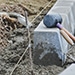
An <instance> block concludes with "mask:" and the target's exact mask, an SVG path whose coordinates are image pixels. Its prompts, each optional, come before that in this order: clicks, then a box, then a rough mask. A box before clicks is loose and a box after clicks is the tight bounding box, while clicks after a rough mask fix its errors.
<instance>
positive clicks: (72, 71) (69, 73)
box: [59, 64, 75, 75]
mask: <svg viewBox="0 0 75 75" xmlns="http://www.w3.org/2000/svg"><path fill="white" fill-rule="evenodd" d="M59 75H75V64H71V65H70V66H69V67H68V68H67V69H65V70H64V71H63V72H62V73H60V74H59Z"/></svg>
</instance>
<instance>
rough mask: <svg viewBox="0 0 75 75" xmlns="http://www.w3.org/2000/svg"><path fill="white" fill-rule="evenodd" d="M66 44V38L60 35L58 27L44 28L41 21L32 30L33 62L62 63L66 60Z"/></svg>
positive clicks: (42, 63) (44, 63)
mask: <svg viewBox="0 0 75 75" xmlns="http://www.w3.org/2000/svg"><path fill="white" fill-rule="evenodd" d="M63 40H64V41H63ZM64 42H65V43H64ZM67 44H68V43H67V42H66V40H65V39H64V38H63V37H62V36H61V35H60V31H59V29H58V28H46V27H45V26H44V24H43V22H41V23H40V24H39V26H38V27H37V28H36V29H35V30H34V50H33V60H34V63H35V64H41V65H54V64H56V65H62V63H63V62H65V60H66V56H65V54H66V53H67ZM63 45H64V46H63ZM64 53H65V54H64ZM62 61H63V62H62Z"/></svg>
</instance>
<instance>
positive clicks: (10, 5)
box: [0, 0, 75, 75]
mask: <svg viewBox="0 0 75 75" xmlns="http://www.w3.org/2000/svg"><path fill="white" fill-rule="evenodd" d="M50 1H51V0H7V1H6V0H0V12H1V11H5V12H17V13H19V14H21V15H24V10H23V9H22V7H21V6H20V4H22V5H23V6H25V7H26V10H27V11H28V19H29V21H32V20H33V19H34V17H35V16H36V15H37V14H38V13H39V12H40V11H41V10H42V9H43V8H44V7H45V6H46V5H47V3H49V2H50ZM55 1H56V0H52V2H51V4H50V5H49V6H48V7H47V8H46V9H45V11H43V12H42V14H41V15H39V16H38V17H37V18H36V19H35V20H34V22H33V26H32V27H31V28H30V32H31V43H32V44H33V38H32V37H33V30H34V29H35V28H36V27H37V25H38V24H39V23H40V21H41V20H42V18H43V17H44V15H45V14H46V13H47V12H48V10H49V9H50V8H51V7H52V6H53V4H54V3H55ZM8 34H9V37H8V40H10V41H12V43H11V44H9V45H8V46H7V47H6V48H5V49H0V75H57V74H59V73H60V72H61V71H63V70H64V69H65V68H67V67H68V66H69V65H70V64H71V63H74V62H73V61H72V60H71V59H68V58H67V61H66V63H65V64H64V65H63V66H57V65H52V66H51V65H49V66H41V65H36V64H34V63H33V64H32V65H33V72H32V71H31V61H30V60H31V59H30V57H29V56H30V53H29V50H27V52H26V54H25V55H24V57H23V58H22V60H21V61H20V63H19V64H18V66H17V68H16V69H15V70H14V71H13V73H12V74H11V72H12V70H13V68H14V66H15V65H16V64H17V62H18V60H19V59H20V57H21V56H22V54H23V53H24V51H25V49H26V47H27V46H28V37H27V36H28V34H27V29H26V27H21V28H17V29H14V30H13V31H12V32H9V33H8ZM32 46H33V45H32ZM74 49H75V46H73V47H71V48H70V51H69V54H72V55H73V56H75V50H74ZM32 50H33V48H32Z"/></svg>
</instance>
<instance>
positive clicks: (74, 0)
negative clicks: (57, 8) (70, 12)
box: [57, 0, 75, 2]
mask: <svg viewBox="0 0 75 75" xmlns="http://www.w3.org/2000/svg"><path fill="white" fill-rule="evenodd" d="M57 1H71V2H75V0H57Z"/></svg>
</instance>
